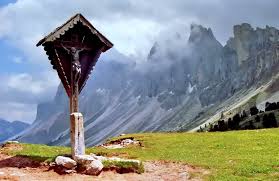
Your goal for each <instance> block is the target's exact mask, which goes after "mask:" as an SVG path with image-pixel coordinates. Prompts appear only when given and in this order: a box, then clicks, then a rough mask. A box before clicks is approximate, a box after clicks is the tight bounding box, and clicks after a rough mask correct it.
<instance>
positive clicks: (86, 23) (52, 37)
mask: <svg viewBox="0 0 279 181" xmlns="http://www.w3.org/2000/svg"><path fill="white" fill-rule="evenodd" d="M78 22H80V23H82V25H84V26H86V27H87V28H89V29H90V31H91V33H92V34H94V35H96V36H97V37H98V38H99V40H100V41H101V42H102V43H103V44H104V48H103V50H102V51H103V52H105V51H107V50H108V49H110V48H111V47H112V46H113V44H112V43H111V42H110V41H109V40H108V39H107V38H106V37H105V36H104V35H102V34H101V33H100V32H99V31H98V30H97V29H96V28H95V27H94V26H93V25H92V24H91V23H90V22H89V21H88V20H87V19H86V18H85V17H84V16H82V14H79V13H78V14H76V15H75V16H73V17H72V18H70V19H69V20H68V21H67V22H66V23H64V24H63V25H61V26H59V27H58V28H56V29H55V30H54V31H53V32H51V33H50V34H49V35H47V36H46V37H44V38H43V39H42V40H40V41H39V42H38V43H37V45H36V46H40V45H43V46H44V44H45V43H47V42H53V41H55V40H56V39H59V38H60V37H61V36H62V35H64V34H65V33H66V32H67V31H68V30H69V29H71V28H73V27H74V26H75V25H76V24H77V23H78Z"/></svg>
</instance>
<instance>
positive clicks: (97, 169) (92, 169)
mask: <svg viewBox="0 0 279 181" xmlns="http://www.w3.org/2000/svg"><path fill="white" fill-rule="evenodd" d="M85 167H86V168H85V172H84V173H85V174H87V175H99V174H100V173H101V172H102V169H103V167H104V166H103V164H102V162H101V161H99V160H93V161H92V162H91V163H90V164H89V165H86V166H85Z"/></svg>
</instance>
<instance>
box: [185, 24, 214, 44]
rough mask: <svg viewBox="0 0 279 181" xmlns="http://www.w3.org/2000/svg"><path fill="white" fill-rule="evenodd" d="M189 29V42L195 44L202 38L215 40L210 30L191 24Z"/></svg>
mask: <svg viewBox="0 0 279 181" xmlns="http://www.w3.org/2000/svg"><path fill="white" fill-rule="evenodd" d="M190 29H191V32H190V37H189V41H190V42H197V41H199V40H201V39H203V38H209V39H215V37H214V35H213V33H212V30H211V28H205V27H203V26H202V25H197V24H191V27H190Z"/></svg>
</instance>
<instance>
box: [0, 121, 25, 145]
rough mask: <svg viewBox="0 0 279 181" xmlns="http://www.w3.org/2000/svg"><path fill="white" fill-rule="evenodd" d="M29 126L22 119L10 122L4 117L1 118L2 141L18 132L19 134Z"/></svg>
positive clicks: (0, 132)
mask: <svg viewBox="0 0 279 181" xmlns="http://www.w3.org/2000/svg"><path fill="white" fill-rule="evenodd" d="M28 126H30V125H29V124H27V123H24V122H21V121H13V122H9V121H6V120H4V119H0V143H1V142H3V141H5V140H6V139H8V138H10V137H12V136H14V135H16V134H19V133H20V132H22V131H23V130H24V129H26V128H27V127H28Z"/></svg>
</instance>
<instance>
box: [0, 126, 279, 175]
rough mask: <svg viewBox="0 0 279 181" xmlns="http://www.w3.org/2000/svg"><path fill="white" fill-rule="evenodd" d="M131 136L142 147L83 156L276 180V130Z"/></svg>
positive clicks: (54, 150)
mask: <svg viewBox="0 0 279 181" xmlns="http://www.w3.org/2000/svg"><path fill="white" fill-rule="evenodd" d="M131 136H132V137H134V138H135V139H136V140H139V141H141V142H142V144H143V146H142V147H139V146H131V147H128V148H123V149H113V150H108V149H104V148H101V147H92V148H88V149H87V152H88V153H95V154H100V155H107V156H121V157H127V158H133V159H139V160H142V161H148V160H164V161H177V162H182V163H187V164H189V165H193V166H197V167H201V168H204V169H207V170H208V171H209V172H210V173H209V175H207V176H205V177H204V178H203V179H204V180H279V129H278V128H276V129H261V130H247V131H246V130H245V131H229V132H210V133H207V132H206V133H144V134H130V135H125V136H124V137H131ZM118 138H119V137H118ZM113 139H117V138H113ZM2 152H5V150H2ZM6 152H8V154H12V155H22V156H29V157H31V158H33V159H36V160H40V161H51V160H53V159H54V158H55V157H56V156H57V155H65V154H70V149H69V148H67V147H55V146H46V145H35V144H23V149H22V150H18V151H11V150H9V151H7V150H6Z"/></svg>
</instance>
